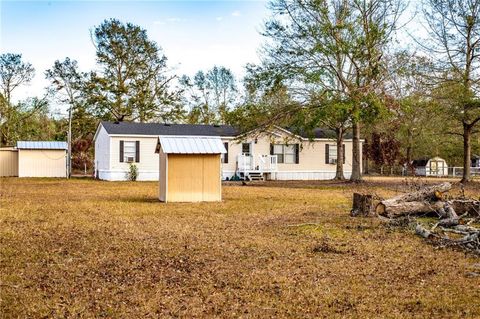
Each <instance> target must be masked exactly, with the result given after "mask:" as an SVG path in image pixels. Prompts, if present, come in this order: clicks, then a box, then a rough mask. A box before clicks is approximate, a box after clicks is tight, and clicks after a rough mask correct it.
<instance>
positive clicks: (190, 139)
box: [158, 136, 227, 154]
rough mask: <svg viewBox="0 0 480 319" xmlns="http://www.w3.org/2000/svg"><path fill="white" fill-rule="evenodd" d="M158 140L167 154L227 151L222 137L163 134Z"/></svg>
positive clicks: (221, 152) (218, 152) (219, 152)
mask: <svg viewBox="0 0 480 319" xmlns="http://www.w3.org/2000/svg"><path fill="white" fill-rule="evenodd" d="M158 142H159V143H160V145H161V147H162V150H163V152H164V153H166V154H223V153H226V152H227V150H226V149H225V146H223V143H222V140H221V139H220V137H200V136H182V137H180V136H175V137H170V136H168V137H166V136H161V137H159V139H158Z"/></svg>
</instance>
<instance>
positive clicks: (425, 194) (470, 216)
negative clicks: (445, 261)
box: [351, 183, 480, 255]
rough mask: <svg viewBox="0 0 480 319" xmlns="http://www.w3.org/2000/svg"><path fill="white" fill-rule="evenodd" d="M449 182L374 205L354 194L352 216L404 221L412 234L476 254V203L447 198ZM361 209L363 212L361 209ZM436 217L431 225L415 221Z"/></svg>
mask: <svg viewBox="0 0 480 319" xmlns="http://www.w3.org/2000/svg"><path fill="white" fill-rule="evenodd" d="M451 188H452V185H451V184H450V183H442V184H438V185H433V186H428V187H424V188H422V189H420V190H417V191H414V192H411V193H407V194H403V195H400V196H396V197H393V198H389V199H385V200H380V201H379V202H377V204H376V205H373V204H372V203H371V202H372V200H371V196H369V195H359V194H354V202H353V209H352V212H351V215H352V216H358V215H363V216H368V215H371V214H372V213H373V214H376V215H378V216H381V218H383V219H385V220H386V221H387V222H389V223H393V224H398V223H397V221H398V220H399V219H408V220H409V223H407V224H410V225H411V224H413V225H414V226H415V233H416V234H417V235H419V236H421V237H423V238H426V239H429V240H430V241H432V242H434V243H435V244H437V245H440V246H454V247H458V248H461V249H463V250H465V251H469V252H473V253H475V254H478V255H480V200H475V199H471V198H465V197H461V198H449V197H447V193H448V191H449V190H451ZM362 209H363V210H362ZM426 216H430V217H436V218H438V219H437V220H436V221H435V222H434V223H431V224H430V225H427V224H426V223H425V222H423V223H422V222H419V220H418V217H426Z"/></svg>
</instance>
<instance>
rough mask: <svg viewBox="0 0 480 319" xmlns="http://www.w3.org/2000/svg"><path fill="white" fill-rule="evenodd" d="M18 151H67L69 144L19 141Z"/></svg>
mask: <svg viewBox="0 0 480 319" xmlns="http://www.w3.org/2000/svg"><path fill="white" fill-rule="evenodd" d="M17 148H18V149H28V150H66V149H67V148H68V147H67V142H57V141H35V142H33V141H18V142H17Z"/></svg>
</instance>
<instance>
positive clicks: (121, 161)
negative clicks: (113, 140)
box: [120, 141, 124, 163]
mask: <svg viewBox="0 0 480 319" xmlns="http://www.w3.org/2000/svg"><path fill="white" fill-rule="evenodd" d="M123 160H124V158H123V141H120V163H123Z"/></svg>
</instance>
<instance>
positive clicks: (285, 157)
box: [273, 144, 298, 164]
mask: <svg viewBox="0 0 480 319" xmlns="http://www.w3.org/2000/svg"><path fill="white" fill-rule="evenodd" d="M296 146H297V145H296V144H294V145H286V144H275V145H273V155H277V163H279V164H295V163H297V158H298V156H297V152H298V148H297V147H296Z"/></svg>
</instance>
